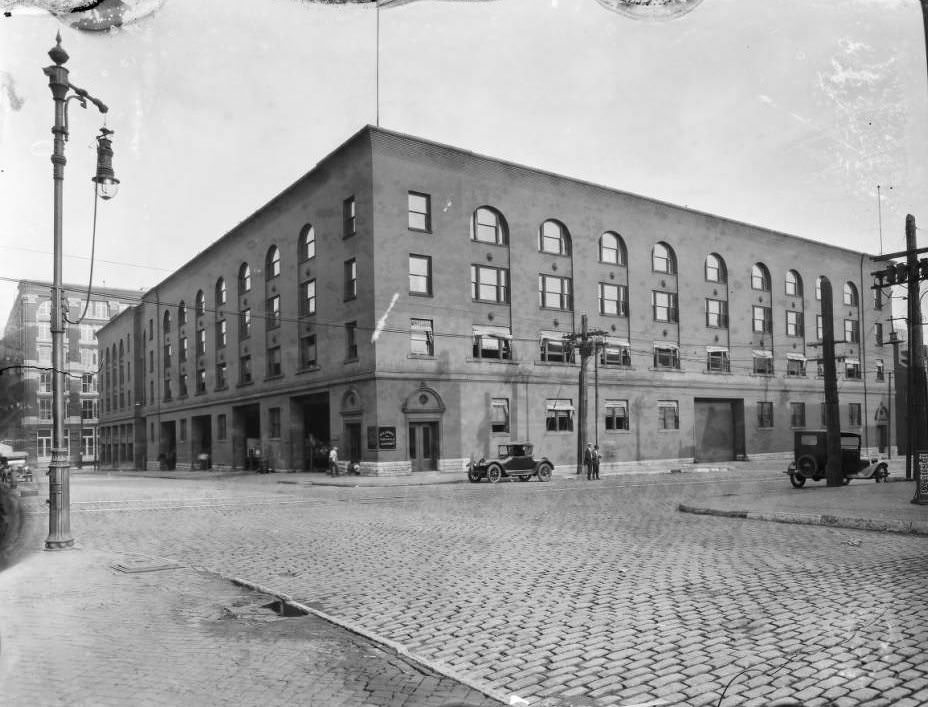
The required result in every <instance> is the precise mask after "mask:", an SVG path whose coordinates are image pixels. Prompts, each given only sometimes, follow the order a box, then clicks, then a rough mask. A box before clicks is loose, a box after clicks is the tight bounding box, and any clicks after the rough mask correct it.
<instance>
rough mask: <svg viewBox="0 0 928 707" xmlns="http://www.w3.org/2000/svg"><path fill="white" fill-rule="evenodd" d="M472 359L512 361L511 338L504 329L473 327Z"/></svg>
mask: <svg viewBox="0 0 928 707" xmlns="http://www.w3.org/2000/svg"><path fill="white" fill-rule="evenodd" d="M473 333H474V345H473V355H474V358H488V359H496V360H501V361H509V360H512V347H511V341H512V336H511V335H510V334H509V329H508V328H506V327H476V326H475V327H474V331H473Z"/></svg>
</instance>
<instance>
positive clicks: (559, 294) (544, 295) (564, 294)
mask: <svg viewBox="0 0 928 707" xmlns="http://www.w3.org/2000/svg"><path fill="white" fill-rule="evenodd" d="M538 300H539V306H541V307H545V308H546V309H560V310H564V311H570V310H571V309H572V308H573V287H572V283H571V280H570V278H569V277H554V276H553V275H539V276H538Z"/></svg>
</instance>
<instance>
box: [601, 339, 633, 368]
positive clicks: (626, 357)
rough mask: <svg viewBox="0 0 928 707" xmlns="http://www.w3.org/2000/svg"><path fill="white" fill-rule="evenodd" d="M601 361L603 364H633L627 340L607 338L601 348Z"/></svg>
mask: <svg viewBox="0 0 928 707" xmlns="http://www.w3.org/2000/svg"><path fill="white" fill-rule="evenodd" d="M599 363H600V365H601V366H631V365H632V356H631V352H630V351H629V345H628V344H627V343H626V342H618V341H616V340H610V339H609V338H608V337H607V338H605V339H604V341H603V344H602V346H601V347H600V349H599Z"/></svg>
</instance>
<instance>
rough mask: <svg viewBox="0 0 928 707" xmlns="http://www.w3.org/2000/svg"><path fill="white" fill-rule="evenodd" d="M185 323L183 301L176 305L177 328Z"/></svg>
mask: <svg viewBox="0 0 928 707" xmlns="http://www.w3.org/2000/svg"><path fill="white" fill-rule="evenodd" d="M186 323H187V305H186V303H185V302H184V300H181V301H180V304H179V305H177V326H183V325H184V324H186Z"/></svg>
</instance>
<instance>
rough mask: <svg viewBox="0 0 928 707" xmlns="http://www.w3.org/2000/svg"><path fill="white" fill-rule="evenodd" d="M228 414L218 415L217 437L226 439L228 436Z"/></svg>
mask: <svg viewBox="0 0 928 707" xmlns="http://www.w3.org/2000/svg"><path fill="white" fill-rule="evenodd" d="M226 424H227V423H226V416H225V415H216V439H218V440H224V439H226V437H227V436H228V434H229V432H228V428H227V426H226Z"/></svg>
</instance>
